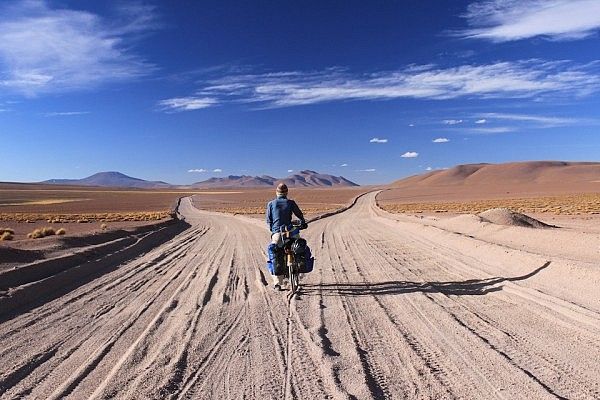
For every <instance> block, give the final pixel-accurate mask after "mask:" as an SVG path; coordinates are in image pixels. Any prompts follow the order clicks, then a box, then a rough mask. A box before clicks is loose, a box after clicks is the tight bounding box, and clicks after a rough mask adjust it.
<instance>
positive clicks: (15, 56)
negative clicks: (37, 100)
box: [0, 0, 154, 96]
mask: <svg viewBox="0 0 600 400" xmlns="http://www.w3.org/2000/svg"><path fill="white" fill-rule="evenodd" d="M153 20H154V16H153V9H152V7H149V6H142V5H138V6H129V7H121V8H119V9H118V10H117V12H116V14H115V15H113V16H111V18H102V17H100V16H99V15H96V14H93V13H91V12H87V11H80V10H69V9H64V8H51V7H50V6H49V5H48V4H47V2H46V1H43V0H29V1H19V2H11V3H9V5H4V6H3V7H1V8H0V88H2V89H1V90H2V91H5V92H6V91H12V92H16V93H20V94H23V95H26V96H36V95H38V94H42V93H50V92H64V91H69V90H77V89H88V88H91V87H95V86H97V85H100V84H103V83H106V82H113V81H124V80H131V79H134V78H138V77H140V76H143V75H146V74H148V73H150V72H152V71H153V70H154V66H153V65H151V64H149V63H147V62H146V61H144V60H143V59H141V58H140V57H138V56H136V55H135V54H133V53H132V52H131V46H132V43H133V42H134V41H135V39H136V38H137V36H138V35H140V34H142V33H144V32H147V31H148V30H149V29H151V28H152V27H153V25H154V22H153Z"/></svg>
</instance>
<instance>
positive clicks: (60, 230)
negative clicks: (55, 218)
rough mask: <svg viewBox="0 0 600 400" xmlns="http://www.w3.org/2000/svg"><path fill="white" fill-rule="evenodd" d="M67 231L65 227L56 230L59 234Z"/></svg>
mask: <svg viewBox="0 0 600 400" xmlns="http://www.w3.org/2000/svg"><path fill="white" fill-rule="evenodd" d="M65 233H67V230H66V229H65V228H60V229H58V230H57V231H56V234H57V235H64V234H65Z"/></svg>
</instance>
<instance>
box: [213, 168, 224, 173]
mask: <svg viewBox="0 0 600 400" xmlns="http://www.w3.org/2000/svg"><path fill="white" fill-rule="evenodd" d="M213 172H217V173H218V172H223V170H222V169H221V168H215V169H213Z"/></svg>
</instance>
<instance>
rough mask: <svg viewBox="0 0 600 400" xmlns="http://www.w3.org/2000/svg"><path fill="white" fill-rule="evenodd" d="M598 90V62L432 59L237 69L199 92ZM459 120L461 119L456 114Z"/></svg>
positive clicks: (273, 100)
mask: <svg viewBox="0 0 600 400" xmlns="http://www.w3.org/2000/svg"><path fill="white" fill-rule="evenodd" d="M599 90H600V62H591V63H588V64H575V63H573V62H569V61H554V62H548V61H543V60H537V59H534V60H522V61H506V62H498V63H494V64H483V65H472V64H467V65H460V66H456V67H451V68H436V67H435V66H433V65H422V66H409V67H407V68H404V69H399V70H393V71H384V72H373V73H368V74H353V73H350V72H349V71H347V70H345V69H341V68H329V69H325V70H322V71H316V72H315V71H313V72H301V71H289V72H273V73H263V74H248V73H246V74H233V75H226V76H221V77H219V78H216V79H208V80H205V81H204V85H203V86H202V87H201V88H200V89H199V90H198V91H197V92H196V93H195V95H194V96H195V97H201V98H210V99H213V100H214V101H215V102H219V103H231V102H234V103H251V104H255V105H256V106H257V108H276V107H290V106H299V105H307V104H316V103H322V102H332V101H347V100H388V99H398V98H415V99H435V100H444V99H454V98H459V97H469V98H484V99H489V98H539V97H541V96H555V97H564V96H584V95H590V94H592V93H594V92H596V91H599ZM456 121H459V120H456Z"/></svg>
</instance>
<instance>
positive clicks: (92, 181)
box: [40, 171, 171, 189]
mask: <svg viewBox="0 0 600 400" xmlns="http://www.w3.org/2000/svg"><path fill="white" fill-rule="evenodd" d="M40 183H48V184H55V185H77V186H106V187H125V188H138V189H157V188H169V187H171V185H170V184H168V183H166V182H162V181H145V180H143V179H139V178H133V177H131V176H127V175H125V174H122V173H120V172H114V171H109V172H98V173H97V174H94V175H91V176H88V177H87V178H83V179H50V180H47V181H43V182H40Z"/></svg>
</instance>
